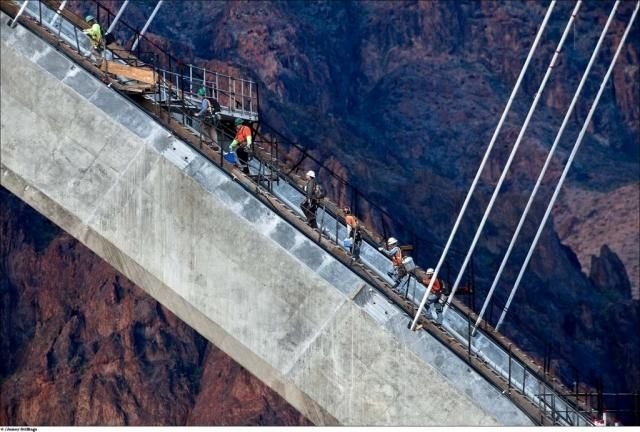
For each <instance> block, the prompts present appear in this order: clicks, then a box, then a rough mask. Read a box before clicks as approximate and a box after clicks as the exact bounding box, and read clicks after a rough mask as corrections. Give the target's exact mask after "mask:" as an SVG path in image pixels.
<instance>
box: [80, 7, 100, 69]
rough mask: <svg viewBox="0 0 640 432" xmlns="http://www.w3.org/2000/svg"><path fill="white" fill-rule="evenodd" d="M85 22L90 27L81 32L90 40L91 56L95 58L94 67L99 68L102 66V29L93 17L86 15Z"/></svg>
mask: <svg viewBox="0 0 640 432" xmlns="http://www.w3.org/2000/svg"><path fill="white" fill-rule="evenodd" d="M85 21H86V22H88V23H89V24H90V25H91V27H89V28H88V29H85V30H82V32H83V33H84V34H86V35H87V37H88V38H89V40H91V54H92V55H93V56H94V57H95V61H94V63H95V64H96V66H98V67H100V65H101V64H102V51H103V46H102V27H101V26H100V24H98V22H97V21H96V19H95V18H94V16H93V15H87V16H86V18H85Z"/></svg>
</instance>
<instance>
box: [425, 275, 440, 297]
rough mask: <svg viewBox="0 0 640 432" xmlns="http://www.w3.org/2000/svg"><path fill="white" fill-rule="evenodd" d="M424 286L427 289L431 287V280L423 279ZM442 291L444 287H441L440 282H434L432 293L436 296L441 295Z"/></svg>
mask: <svg viewBox="0 0 640 432" xmlns="http://www.w3.org/2000/svg"><path fill="white" fill-rule="evenodd" d="M422 284H423V285H424V286H425V287H428V286H429V279H428V278H427V277H425V278H423V279H422ZM441 291H442V285H440V281H439V280H438V279H436V280H435V282H433V287H431V292H432V293H433V294H435V295H439V294H440V292H441Z"/></svg>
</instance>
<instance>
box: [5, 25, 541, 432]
mask: <svg viewBox="0 0 640 432" xmlns="http://www.w3.org/2000/svg"><path fill="white" fill-rule="evenodd" d="M1 19H2V22H6V20H7V16H6V15H4V14H3V15H2V17H1ZM1 50H2V55H1V56H0V57H1V74H2V75H1V77H2V81H1V83H0V91H1V102H0V103H1V107H0V108H1V114H2V117H1V137H0V138H1V142H2V152H1V163H2V164H1V170H2V171H1V175H0V181H1V184H2V186H4V187H6V188H7V189H9V190H10V191H11V192H12V193H14V194H15V195H17V196H19V197H20V198H21V199H23V200H24V201H25V202H27V203H28V204H30V205H31V206H32V207H34V208H35V209H37V210H38V211H39V212H40V213H42V214H43V215H45V216H46V217H48V218H49V219H51V220H52V221H53V222H55V223H56V224H58V225H59V226H60V227H62V228H63V229H64V230H65V231H67V232H69V233H70V234H71V235H73V236H74V237H76V238H77V239H79V240H80V241H81V242H83V243H84V244H85V245H87V246H88V247H89V248H91V249H92V250H93V251H94V252H96V253H97V254H98V255H99V256H101V257H103V258H104V259H105V260H106V261H108V262H109V263H111V264H112V265H113V266H114V267H115V268H116V269H118V270H119V271H121V272H122V273H123V274H125V275H127V276H128V277H129V278H130V279H131V280H132V281H134V282H135V283H136V284H138V285H139V286H140V287H141V288H143V289H144V290H146V291H147V292H148V293H149V294H151V295H152V296H154V298H156V299H157V300H158V301H160V302H161V303H162V304H164V305H165V306H167V307H168V308H169V309H171V310H172V311H173V312H174V313H176V314H177V315H178V316H179V317H181V318H182V319H183V320H184V321H185V322H187V323H188V324H190V325H191V326H192V327H193V328H195V329H196V330H198V331H199V332H200V333H201V334H202V335H204V336H205V337H206V338H207V339H209V340H210V341H212V342H213V343H214V344H216V345H217V346H218V347H220V348H221V349H222V350H224V351H225V352H226V353H228V354H229V355H230V356H231V357H233V358H234V359H235V360H236V361H238V362H239V363H240V364H242V365H243V366H244V367H246V368H247V369H248V370H249V371H251V372H252V373H253V374H254V375H256V376H257V377H258V378H259V379H261V380H262V381H263V382H265V383H266V384H267V385H269V386H270V387H272V388H273V389H274V390H276V391H277V392H278V393H280V394H281V395H282V396H283V397H284V398H285V399H287V400H288V401H289V402H290V403H291V404H292V405H293V406H295V407H296V408H297V409H299V410H300V411H301V412H302V413H303V414H304V415H306V416H307V417H308V418H309V419H310V420H311V421H312V422H314V423H315V424H318V425H319V424H345V425H491V424H509V425H520V424H531V421H530V420H529V419H528V418H527V417H526V416H525V415H524V414H523V413H522V412H521V411H519V409H518V408H517V407H516V406H515V405H514V404H513V403H512V402H511V401H510V400H509V399H508V398H506V397H505V396H504V395H501V394H500V392H498V391H497V390H496V389H495V388H494V387H492V386H491V385H490V384H489V383H488V382H487V381H485V380H484V379H483V378H482V377H481V376H480V375H478V374H477V373H476V372H474V371H472V370H471V369H469V367H468V366H467V365H465V363H464V362H463V361H461V360H460V359H458V358H457V357H456V356H455V355H453V354H452V353H451V352H449V351H448V350H447V349H446V348H445V347H444V346H442V345H441V344H439V343H438V342H437V341H436V340H434V339H433V338H432V337H430V336H429V335H428V334H426V333H424V332H420V333H411V332H409V331H408V330H407V328H406V321H407V318H406V317H405V316H404V315H403V314H402V313H400V311H399V310H398V309H397V308H395V307H394V306H392V305H390V304H388V303H386V300H384V298H383V297H381V296H379V295H377V294H376V293H375V291H371V288H370V287H369V286H368V285H367V284H366V283H365V282H364V281H363V280H361V279H360V278H359V277H357V276H356V275H355V274H353V273H352V272H351V271H350V270H349V269H347V268H346V267H344V266H343V265H342V264H341V263H339V262H338V261H336V260H335V259H334V258H332V257H331V256H330V255H329V254H327V253H326V252H324V251H323V250H322V249H320V248H319V247H318V246H317V245H315V244H314V243H312V242H311V241H310V240H308V239H307V238H306V237H305V236H303V235H302V234H300V233H299V232H297V231H296V230H295V229H294V228H293V227H292V226H291V225H290V224H288V223H287V222H286V221H284V220H282V219H280V218H279V217H278V216H277V215H276V214H275V213H273V212H272V211H271V210H269V209H268V208H267V207H265V206H264V205H263V204H262V203H260V202H259V201H258V200H256V199H255V198H254V197H252V196H251V194H250V193H249V192H247V191H246V190H244V189H243V188H242V187H241V186H239V185H238V184H237V183H235V182H233V181H232V179H230V178H229V177H228V176H227V175H226V174H225V173H224V172H222V171H220V170H219V169H218V168H217V167H215V166H214V165H212V164H211V163H209V162H208V161H207V160H206V159H205V158H204V157H202V156H201V155H199V154H198V153H196V152H195V151H193V150H192V149H191V148H190V147H188V146H187V145H185V144H184V143H182V142H180V141H178V140H176V139H175V138H174V137H172V136H171V135H170V134H169V133H168V131H167V130H165V129H163V128H162V127H161V126H159V125H158V124H156V123H155V122H154V121H153V120H152V119H151V118H150V117H149V116H147V115H146V114H145V113H144V112H142V111H140V110H139V109H138V108H137V107H135V106H134V105H133V104H131V103H130V102H129V101H127V100H126V99H124V98H123V97H121V96H120V95H118V94H117V93H115V92H114V91H112V90H110V89H108V88H106V87H105V86H104V85H103V84H102V83H100V82H99V81H98V80H96V79H95V78H93V77H92V76H90V75H89V74H88V73H87V72H85V71H84V70H82V69H81V68H80V67H78V66H77V65H75V64H74V63H73V62H72V61H71V60H69V59H68V58H66V57H65V56H63V55H62V54H60V53H59V52H57V51H56V50H55V49H53V48H52V47H51V46H49V45H48V44H46V43H45V42H43V41H42V40H40V39H39V38H37V37H36V36H35V35H33V34H32V33H30V32H29V31H27V30H26V29H24V28H22V27H21V26H18V27H17V28H16V29H9V28H8V27H7V28H4V29H3V31H2V40H1Z"/></svg>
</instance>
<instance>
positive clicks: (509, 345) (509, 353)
mask: <svg viewBox="0 0 640 432" xmlns="http://www.w3.org/2000/svg"><path fill="white" fill-rule="evenodd" d="M508 388H509V391H511V344H509V387H508Z"/></svg>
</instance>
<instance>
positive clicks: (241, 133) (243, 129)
mask: <svg viewBox="0 0 640 432" xmlns="http://www.w3.org/2000/svg"><path fill="white" fill-rule="evenodd" d="M250 136H251V128H250V127H249V126H247V125H242V126H240V129H238V132H236V137H235V138H234V139H235V140H236V141H237V142H238V143H242V142H243V141H244V140H246V139H247V137H250Z"/></svg>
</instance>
